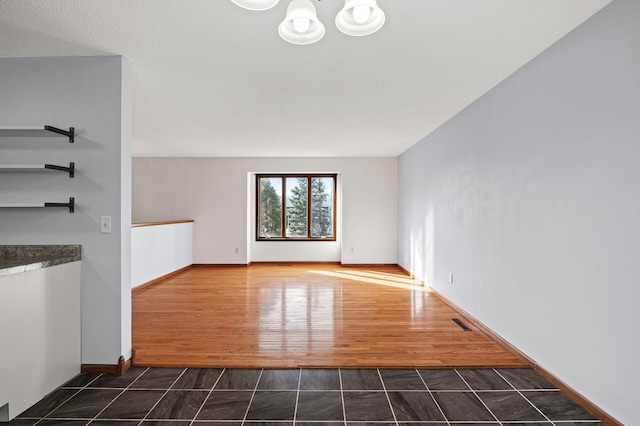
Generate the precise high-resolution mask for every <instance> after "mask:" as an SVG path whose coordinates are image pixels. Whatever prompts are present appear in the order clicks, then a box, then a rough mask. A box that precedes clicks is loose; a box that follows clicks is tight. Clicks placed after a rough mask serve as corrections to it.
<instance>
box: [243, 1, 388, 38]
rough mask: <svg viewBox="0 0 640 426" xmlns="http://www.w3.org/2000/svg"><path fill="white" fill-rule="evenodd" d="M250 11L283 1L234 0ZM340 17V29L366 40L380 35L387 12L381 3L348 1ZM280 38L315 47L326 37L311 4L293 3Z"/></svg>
mask: <svg viewBox="0 0 640 426" xmlns="http://www.w3.org/2000/svg"><path fill="white" fill-rule="evenodd" d="M231 1H232V2H234V3H235V4H237V5H238V6H240V7H243V8H245V9H248V10H267V9H271V8H272V7H273V6H275V5H276V4H277V3H278V1H279V0H231ZM344 3H345V4H344V7H343V8H342V10H341V11H340V12H338V15H337V16H336V26H337V27H338V29H339V30H340V31H342V32H343V33H345V34H348V35H350V36H366V35H369V34H373V33H375V32H376V31H378V30H379V29H380V28H381V27H382V25H383V24H384V12H383V11H382V10H381V9H380V8H379V7H378V4H377V0H345V2H344ZM278 34H280V37H282V38H283V39H284V40H286V41H288V42H289V43H293V44H311V43H315V42H316V41H319V40H320V39H321V38H322V37H323V36H324V25H322V22H320V20H319V19H318V17H317V16H316V8H315V6H314V5H313V3H312V2H311V0H291V3H289V6H288V7H287V16H285V18H284V21H282V23H281V24H280V26H278Z"/></svg>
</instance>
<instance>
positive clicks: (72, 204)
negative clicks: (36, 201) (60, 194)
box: [44, 197, 76, 213]
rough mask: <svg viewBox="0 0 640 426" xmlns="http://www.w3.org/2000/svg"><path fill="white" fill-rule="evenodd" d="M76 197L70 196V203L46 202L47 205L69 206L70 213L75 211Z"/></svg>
mask: <svg viewBox="0 0 640 426" xmlns="http://www.w3.org/2000/svg"><path fill="white" fill-rule="evenodd" d="M75 204H76V203H75V198H73V197H69V202H68V203H44V206H45V207H68V208H69V213H73V212H74V211H75Z"/></svg>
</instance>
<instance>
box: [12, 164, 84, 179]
mask: <svg viewBox="0 0 640 426" xmlns="http://www.w3.org/2000/svg"><path fill="white" fill-rule="evenodd" d="M43 170H56V171H60V172H65V173H69V177H70V178H73V177H74V176H75V163H73V162H71V163H69V167H66V166H57V165H55V164H0V172H35V171H43Z"/></svg>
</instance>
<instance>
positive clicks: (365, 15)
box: [353, 5, 371, 24]
mask: <svg viewBox="0 0 640 426" xmlns="http://www.w3.org/2000/svg"><path fill="white" fill-rule="evenodd" d="M369 16H371V9H370V8H369V6H366V5H358V6H355V7H354V8H353V20H354V21H356V22H357V23H358V24H364V23H365V22H367V20H368V19H369Z"/></svg>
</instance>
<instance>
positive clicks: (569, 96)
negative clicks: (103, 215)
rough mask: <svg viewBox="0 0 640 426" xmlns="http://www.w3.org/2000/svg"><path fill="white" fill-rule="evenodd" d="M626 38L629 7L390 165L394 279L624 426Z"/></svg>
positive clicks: (633, 7)
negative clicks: (454, 308) (440, 303)
mask: <svg viewBox="0 0 640 426" xmlns="http://www.w3.org/2000/svg"><path fill="white" fill-rule="evenodd" d="M638 22H640V2H637V1H634V0H615V1H613V2H612V3H611V4H610V5H608V6H606V7H605V8H604V9H603V10H602V11H600V12H599V13H597V14H596V15H594V16H593V17H592V18H591V19H589V20H588V21H586V22H585V23H584V24H582V25H581V26H579V27H578V28H577V29H575V30H574V31H573V32H571V33H569V34H568V35H567V36H566V37H564V38H563V39H562V40H560V41H559V42H558V43H556V44H555V45H553V46H552V47H550V48H549V49H547V50H546V51H545V52H543V53H542V54H541V55H539V56H538V57H537V58H535V59H534V60H533V61H531V62H530V63H529V64H527V65H525V66H524V67H523V68H522V69H520V70H519V71H517V72H516V73H514V74H513V75H511V76H510V77H509V78H507V79H506V80H505V81H503V82H502V83H501V84H499V85H498V86H497V87H495V88H494V89H493V90H491V91H490V92H488V93H487V94H485V95H484V96H483V97H481V98H480V99H479V100H478V101H476V102H475V103H473V104H472V105H471V106H469V107H468V108H466V109H465V110H464V111H462V112H461V113H459V114H458V115H456V116H455V117H454V118H452V119H451V120H450V121H449V122H447V123H446V124H445V125H443V126H442V127H440V128H439V129H438V130H436V131H435V132H433V133H432V134H430V135H429V136H428V137H426V138H424V139H423V140H421V141H420V142H419V143H417V144H416V145H415V146H414V147H412V148H411V149H410V150H408V151H407V152H405V153H404V154H403V155H402V156H401V157H400V158H399V163H398V169H399V177H398V185H399V186H398V188H399V189H398V198H399V210H398V216H399V224H398V226H399V228H398V235H399V239H398V261H399V262H400V264H401V265H402V266H403V267H405V268H406V269H408V270H410V271H411V272H412V273H414V274H416V275H417V277H418V278H419V279H421V280H424V281H425V282H426V284H428V285H429V286H431V287H433V288H434V289H436V290H437V291H438V292H440V293H441V294H443V295H444V296H445V297H447V298H448V299H450V300H451V301H453V302H454V303H455V304H457V305H458V306H460V307H461V308H462V309H464V310H466V311H467V312H468V313H470V314H471V315H472V316H474V317H475V318H477V319H478V320H480V321H481V322H482V323H484V324H485V325H487V326H488V327H489V328H491V329H492V330H493V331H495V332H496V333H498V334H499V335H500V336H502V337H503V338H505V339H506V340H507V341H509V342H510V343H512V344H513V345H515V346H516V347H517V348H519V349H520V350H521V351H523V352H524V353H526V354H527V355H528V356H529V357H531V358H532V359H533V360H535V361H536V362H537V363H539V364H540V365H541V366H542V367H543V368H545V369H547V370H548V371H550V372H551V373H553V374H554V375H555V376H557V377H558V378H559V379H561V380H562V381H564V382H565V383H566V384H568V385H569V386H571V387H572V388H573V389H575V390H576V391H578V392H579V393H581V394H582V395H583V396H585V397H586V398H588V399H589V400H591V401H592V402H593V403H595V404H596V405H598V406H599V407H600V408H602V409H604V410H605V411H607V412H608V413H610V414H611V415H613V416H614V417H616V418H617V419H618V420H620V421H621V422H623V423H625V424H640V410H639V409H638V406H637V401H638V390H637V383H638V381H639V380H640V373H639V371H640V369H639V368H638V360H639V359H640V337H639V336H640V333H638V328H637V327H638V324H640V309H639V308H638V306H639V300H640V273H639V272H638V265H639V264H640V262H639V259H640V25H638ZM450 273H453V283H450V282H449V281H450V280H449V274H450Z"/></svg>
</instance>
